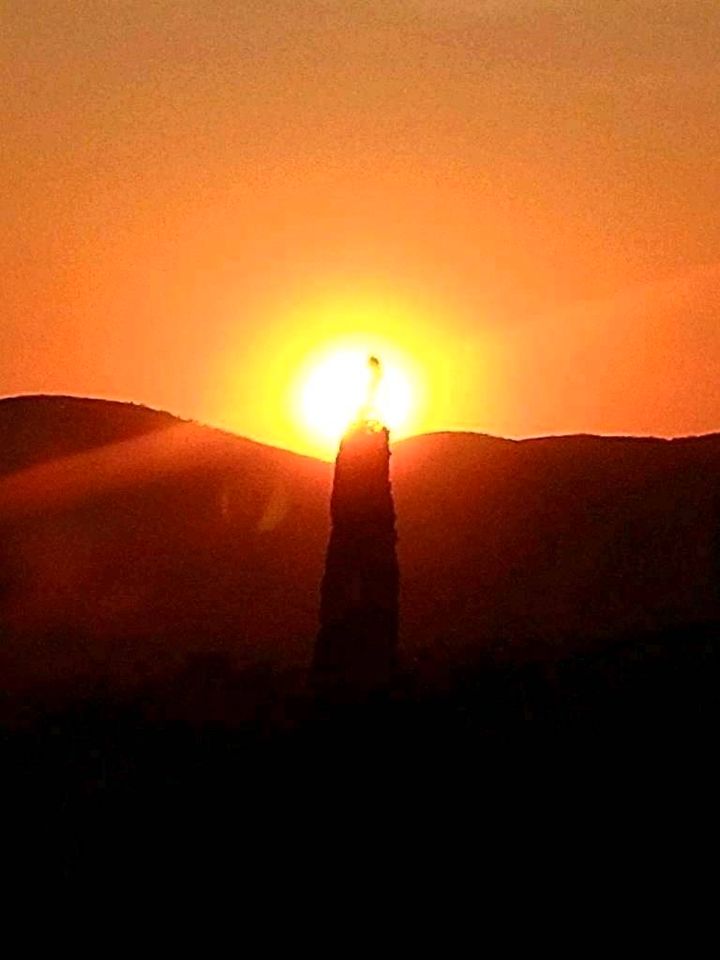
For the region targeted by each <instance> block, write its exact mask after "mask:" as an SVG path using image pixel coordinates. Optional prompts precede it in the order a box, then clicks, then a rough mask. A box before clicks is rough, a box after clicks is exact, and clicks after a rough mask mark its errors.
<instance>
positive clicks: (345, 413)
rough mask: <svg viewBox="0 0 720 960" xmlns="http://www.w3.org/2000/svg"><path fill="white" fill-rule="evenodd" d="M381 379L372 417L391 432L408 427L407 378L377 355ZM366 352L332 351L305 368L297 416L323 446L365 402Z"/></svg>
mask: <svg viewBox="0 0 720 960" xmlns="http://www.w3.org/2000/svg"><path fill="white" fill-rule="evenodd" d="M378 354H379V356H380V359H381V362H382V376H381V379H380V382H379V385H378V388H377V393H376V396H375V403H374V406H373V410H372V415H373V416H374V417H375V418H376V419H377V420H379V421H380V422H381V423H383V424H384V425H385V426H387V427H388V428H389V429H390V430H391V431H397V430H402V429H403V427H404V426H405V425H406V424H407V423H408V420H409V417H410V414H411V411H412V401H413V391H412V387H411V383H410V379H409V377H408V375H407V374H406V373H405V372H404V371H403V369H402V367H400V366H399V365H398V364H397V363H396V362H393V360H394V358H392V359H386V357H384V356H383V354H382V351H381V350H379V351H378ZM369 356H370V353H369V352H368V351H367V350H363V349H362V348H360V347H346V348H343V347H339V348H333V349H331V350H330V351H328V352H327V353H326V354H323V355H322V356H320V357H319V358H318V359H317V360H316V361H315V362H314V363H313V364H311V365H310V366H309V369H308V370H307V373H306V375H305V376H304V377H303V379H302V382H301V385H300V396H299V405H300V413H301V415H302V418H303V421H304V423H305V425H306V427H307V428H308V429H309V430H311V431H312V433H313V434H314V435H315V436H316V437H317V438H318V440H321V441H323V442H326V443H333V444H334V443H337V442H338V441H339V439H340V437H341V436H342V434H343V433H344V432H345V430H346V429H347V428H348V426H349V425H350V424H351V423H352V422H353V420H355V419H356V418H357V416H358V415H359V414H360V412H361V411H362V409H363V407H364V406H365V404H366V402H367V397H368V389H369V386H370V383H371V379H372V372H371V369H370V367H369V365H368V358H369Z"/></svg>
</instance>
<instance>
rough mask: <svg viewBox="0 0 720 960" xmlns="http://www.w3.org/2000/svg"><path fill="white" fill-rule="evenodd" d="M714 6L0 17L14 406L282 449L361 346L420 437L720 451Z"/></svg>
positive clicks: (417, 5)
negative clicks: (422, 371)
mask: <svg viewBox="0 0 720 960" xmlns="http://www.w3.org/2000/svg"><path fill="white" fill-rule="evenodd" d="M719 51H720V3H718V2H717V0H677V2H665V0H647V2H643V0H635V2H632V0H597V2H596V0H567V2H564V0H545V2H540V0H537V2H534V0H492V2H482V0H363V2H361V0H245V2H243V0H233V2H230V0H55V2H50V0H0V63H1V66H2V73H1V74H0V81H1V83H2V90H3V96H2V98H1V99H0V113H1V116H0V121H1V127H0V129H1V130H2V151H1V153H0V193H1V197H2V223H3V230H2V236H1V238H0V264H1V274H0V276H1V278H2V282H1V284H0V394H13V393H25V392H36V391H38V392H39V391H46V392H68V393H76V394H90V395H99V396H105V397H112V398H120V399H130V400H134V401H137V402H142V403H147V404H150V405H152V406H157V407H162V408H165V409H169V410H171V411H173V412H176V413H180V414H183V415H186V416H192V417H194V418H197V419H200V420H205V421H209V422H213V423H219V424H223V425H226V426H231V427H232V428H233V429H236V430H237V431H238V432H240V433H243V434H245V435H248V436H252V437H255V438H257V439H260V440H264V441H267V442H270V443H276V444H278V445H283V446H289V447H292V448H295V449H308V450H310V449H311V444H309V443H308V442H307V440H306V439H304V438H303V436H302V433H301V431H299V429H298V428H297V425H296V424H294V421H293V416H292V411H291V410H289V409H288V400H287V397H288V384H289V383H290V381H291V380H292V379H293V376H294V368H295V367H296V366H297V364H298V363H299V362H300V359H301V356H302V353H303V351H307V350H311V349H313V348H314V346H315V345H316V344H317V343H318V342H321V341H323V340H324V339H326V338H328V337H330V336H331V335H334V334H336V333H343V332H344V331H346V330H349V331H351V330H352V328H353V326H354V325H357V324H360V325H363V324H365V325H366V326H368V327H372V328H373V330H374V329H380V330H385V331H386V332H387V334H388V336H389V337H391V338H392V339H394V340H395V341H397V343H398V346H399V347H400V348H401V349H403V350H406V351H409V352H411V353H412V354H413V355H414V359H415V360H416V362H418V363H419V364H420V365H422V366H423V367H426V368H428V372H427V387H428V389H427V403H426V406H425V408H424V410H423V413H422V418H421V420H420V421H419V422H418V423H417V428H418V429H423V430H424V429H441V428H446V427H448V428H465V429H477V430H482V431H487V432H494V433H502V434H506V435H511V436H519V435H527V434H537V433H557V432H568V431H597V432H611V433H618V432H637V433H660V434H665V435H671V434H678V433H685V432H699V431H707V430H712V429H720V389H718V379H719V378H718V373H719V372H720V209H719V208H720V52H719Z"/></svg>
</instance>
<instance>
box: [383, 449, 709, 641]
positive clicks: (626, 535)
mask: <svg viewBox="0 0 720 960" xmlns="http://www.w3.org/2000/svg"><path fill="white" fill-rule="evenodd" d="M394 468H395V472H394V490H395V496H396V502H397V511H398V523H399V534H400V543H399V549H400V563H401V568H402V571H403V579H402V590H403V615H404V630H405V636H406V638H408V639H410V638H411V639H412V641H413V643H417V644H425V643H428V644H429V643H433V642H438V641H442V642H444V643H447V644H449V645H450V646H455V645H464V644H465V643H466V642H467V640H468V638H470V639H471V640H472V641H473V642H475V641H476V640H477V638H480V637H485V638H487V639H488V640H491V641H492V642H498V641H499V642H502V641H506V642H509V643H510V644H513V645H515V646H516V647H517V646H520V647H522V648H525V647H527V646H530V647H531V648H533V649H546V648H547V647H548V646H550V647H552V646H555V645H557V644H562V643H563V642H570V641H572V642H577V641H579V640H586V639H587V640H590V639H593V638H603V637H604V638H608V637H613V636H617V635H619V634H624V633H627V632H628V631H634V630H654V629H664V628H667V627H674V626H678V625H683V624H688V623H694V622H707V621H712V620H719V619H720V536H719V531H720V486H719V483H718V478H719V477H720V437H719V436H708V437H699V438H687V439H680V440H673V441H667V440H656V439H645V438H642V439H635V438H615V437H591V436H572V437H558V438H544V439H537V440H526V441H522V442H510V441H506V440H497V439H494V438H491V437H484V436H479V435H474V434H438V435H434V436H425V437H418V438H415V439H413V440H409V441H407V442H406V443H402V444H399V445H398V447H397V449H396V455H395V458H394Z"/></svg>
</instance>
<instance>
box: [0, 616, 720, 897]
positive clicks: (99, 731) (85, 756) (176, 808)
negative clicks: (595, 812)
mask: <svg viewBox="0 0 720 960" xmlns="http://www.w3.org/2000/svg"><path fill="white" fill-rule="evenodd" d="M717 635H718V629H717V628H716V627H714V626H699V627H695V628H693V629H688V630H686V631H682V632H676V633H667V634H663V635H651V636H645V637H635V638H631V639H628V640H626V641H624V642H622V643H616V644H614V645H613V646H612V647H611V648H609V649H606V650H603V651H599V650H596V651H594V652H592V651H591V652H586V653H584V654H574V655H572V656H565V657H564V658H561V659H557V660H554V661H553V660H549V659H547V658H546V659H545V660H544V661H542V662H524V663H517V662H513V661H512V659H510V658H508V657H505V658H499V657H497V656H494V657H490V656H489V655H485V657H484V658H478V657H477V656H475V657H474V658H470V657H469V658H468V659H467V662H465V663H455V664H454V665H449V664H447V663H445V664H441V663H439V662H432V661H431V660H429V659H428V660H427V661H425V662H422V661H418V662H415V663H414V664H412V665H407V666H406V667H405V668H404V669H402V670H401V671H399V672H398V674H397V676H396V678H395V680H394V682H393V684H392V685H391V687H390V689H388V690H386V691H384V692H382V693H376V694H374V695H372V696H360V695H358V696H352V695H345V696H338V697H335V698H334V701H335V702H331V700H330V699H328V698H320V699H319V698H317V697H313V696H311V695H310V694H309V693H308V692H307V690H306V687H305V683H304V678H303V677H302V676H300V675H299V674H289V673H286V674H274V673H273V672H271V671H269V670H264V669H261V668H258V667H256V668H253V669H252V670H239V669H237V668H235V667H233V665H232V663H231V662H229V661H228V660H226V659H225V658H223V657H221V656H214V657H213V656H204V657H201V658H196V660H194V661H192V662H189V663H188V664H187V666H186V668H185V669H184V670H183V671H182V672H181V673H179V674H178V675H177V676H175V677H174V678H173V679H172V680H171V681H166V682H163V683H158V682H155V683H149V682H148V683H146V685H145V687H144V688H143V689H142V690H141V691H136V692H135V693H133V694H132V695H130V694H124V695H123V694H120V693H118V692H115V693H112V692H110V691H109V690H107V689H106V690H102V689H95V690H90V689H85V690H84V691H82V692H79V691H74V693H73V699H72V702H68V701H67V700H66V702H65V703H64V704H62V703H61V702H60V701H58V702H57V704H56V706H55V707H54V708H52V709H49V708H48V706H47V703H48V702H49V694H48V693H47V692H46V694H44V695H43V703H44V706H43V707H42V708H41V707H40V706H39V704H37V703H36V704H35V705H34V707H33V708H32V709H31V708H30V706H28V711H27V712H26V715H25V716H24V718H23V720H22V723H21V724H20V725H18V724H17V723H14V724H10V725H8V726H7V728H6V729H5V731H4V734H3V740H2V751H3V759H2V763H3V770H4V782H5V784H6V787H5V793H6V799H8V800H9V801H10V807H9V811H10V812H9V814H8V815H7V817H6V825H7V827H8V839H9V840H10V841H11V844H10V845H11V846H12V847H13V849H14V850H16V853H17V857H18V860H17V862H18V864H19V865H20V866H21V867H22V868H23V869H26V870H28V871H30V872H31V873H33V874H34V875H35V876H36V877H42V878H44V879H45V880H49V881H50V882H54V880H58V881H65V880H86V881H89V882H96V881H99V880H100V879H102V880H103V881H105V880H108V879H112V880H113V881H118V882H126V881H132V882H134V883H145V882H148V883H151V884H152V883H155V882H160V880H161V879H162V880H163V882H166V881H167V880H169V879H171V878H177V877H178V876H181V875H183V873H184V871H187V870H191V871H193V872H196V871H197V870H198V869H201V868H202V869H205V870H209V871H213V872H215V873H217V871H218V870H219V869H231V863H232V858H230V854H229V851H230V850H231V849H232V850H234V851H235V854H233V856H237V855H238V854H237V851H238V850H240V851H241V857H242V860H241V861H240V862H238V861H234V862H235V867H234V869H239V870H241V871H243V870H245V869H246V865H247V864H248V863H249V862H250V861H252V860H254V859H255V860H258V861H264V860H265V859H266V858H270V859H271V860H273V862H275V860H274V858H275V857H277V855H278V854H279V853H281V854H282V855H283V856H286V857H287V856H291V851H293V850H295V849H296V846H297V845H298V844H306V845H309V846H308V847H307V849H310V848H312V850H313V851H314V855H316V854H317V853H318V851H319V850H320V849H321V848H322V847H323V846H324V847H325V848H326V849H331V850H334V851H335V852H336V854H337V856H345V855H347V856H350V855H351V851H352V850H353V849H356V848H358V847H362V846H363V845H364V844H365V843H366V841H367V840H368V839H369V838H370V837H372V838H374V839H375V840H378V838H379V837H381V836H383V835H387V837H395V838H396V839H397V838H398V836H399V834H400V833H401V832H402V833H404V835H405V837H406V839H408V838H409V839H410V840H411V841H412V843H413V844H415V845H416V846H417V845H419V846H420V847H421V848H422V847H423V845H424V844H427V843H431V842H433V841H432V838H433V837H434V838H435V840H437V839H438V837H440V838H443V837H444V838H446V840H447V842H448V843H454V842H455V841H454V840H452V837H453V836H456V837H459V838H460V841H459V842H467V841H468V840H469V837H470V834H471V833H472V832H473V831H479V832H480V833H481V834H484V835H486V838H487V834H488V830H489V833H490V835H492V833H493V829H492V828H491V826H490V825H492V824H493V823H496V822H497V821H496V819H495V818H496V817H497V816H498V815H500V816H502V819H503V822H505V823H507V821H508V818H509V819H510V820H511V821H513V820H514V822H515V824H516V828H517V829H521V828H522V824H523V823H527V822H528V818H529V817H536V816H538V811H539V810H540V809H545V808H546V806H547V808H550V809H553V810H554V815H558V814H561V815H563V816H564V815H565V814H567V815H568V816H575V815H578V814H579V813H581V812H582V810H583V809H584V808H585V805H586V804H587V803H589V802H592V803H593V804H597V805H599V806H601V807H603V806H605V807H606V809H608V808H615V809H616V810H620V811H622V813H623V816H625V817H626V818H627V817H629V818H631V819H632V818H633V817H639V818H640V820H641V821H642V822H646V821H647V817H648V816H650V815H651V813H652V806H653V805H654V803H655V801H656V800H657V801H658V802H664V801H667V799H668V797H669V796H671V795H672V796H676V795H681V796H684V798H685V800H686V801H689V802H690V803H691V804H695V806H696V809H697V810H698V812H699V810H700V807H701V806H702V803H703V798H704V797H705V788H706V785H707V784H709V782H710V780H711V772H712V771H711V767H712V765H713V757H714V753H715V740H714V736H713V727H714V724H715V719H716V717H715V710H714V704H713V701H714V688H715V683H714V676H713V672H714V669H715V656H716V649H717ZM66 693H67V692H66ZM56 695H57V692H56ZM638 790H641V791H643V792H644V794H645V800H644V801H643V802H642V804H641V805H640V806H639V807H638V808H637V809H635V808H634V806H633V804H634V801H633V797H635V796H637V793H636V791H638ZM648 804H649V805H650V806H648ZM558 805H559V806H558ZM586 826H587V824H586ZM596 826H599V824H597V823H596ZM593 829H595V828H593ZM456 832H457V833H456ZM413 838H414V839H413ZM463 838H464V839H463ZM227 858H229V859H227ZM222 864H224V867H221V866H220V865H222ZM241 864H242V865H241Z"/></svg>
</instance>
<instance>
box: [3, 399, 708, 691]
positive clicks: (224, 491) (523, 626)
mask: <svg viewBox="0 0 720 960" xmlns="http://www.w3.org/2000/svg"><path fill="white" fill-rule="evenodd" d="M391 470H392V485H393V492H394V497H395V506H396V511H397V529H398V555H399V562H400V590H401V592H400V598H401V604H400V646H401V657H403V658H405V660H406V662H407V661H412V660H413V659H414V658H415V657H416V656H422V654H423V651H428V652H429V653H430V654H432V655H433V656H446V657H450V658H452V657H456V656H458V657H459V656H462V655H464V653H463V652H464V651H467V650H468V649H472V650H479V649H483V650H491V651H493V652H494V655H495V656H498V657H508V656H509V657H519V658H533V657H545V658H547V657H551V656H554V655H556V654H557V653H558V652H560V651H563V650H567V649H576V648H578V647H583V646H584V645H596V646H597V644H599V643H607V642H610V641H612V640H613V639H615V638H619V637H622V636H625V635H627V634H628V633H632V632H633V631H636V632H641V631H642V632H644V631H653V630H657V631H660V630H663V629H672V628H676V627H683V626H686V625H696V624H708V623H716V622H720V484H719V482H718V478H719V477H720V436H717V435H713V436H707V437H698V438H687V439H682V440H675V441H664V440H653V439H629V438H628V439H626V438H598V437H584V436H578V437H567V438H548V439H540V440H529V441H523V442H512V441H508V440H501V439H494V438H491V437H485V436H480V435H474V434H436V435H430V436H425V437H417V438H414V439H412V440H408V441H404V442H401V443H399V444H397V445H395V446H394V448H393V456H392V463H391ZM331 482H332V469H331V466H330V465H329V464H324V463H320V462H318V461H315V460H312V459H310V458H306V457H301V456H297V455H295V454H291V453H288V452H285V451H281V450H276V449H274V448H271V447H266V446H263V445H261V444H257V443H253V442H251V441H248V440H244V439H242V438H239V437H235V436H232V435H230V434H227V433H222V432H220V431H217V430H213V429H211V428H208V427H203V426H199V425H197V424H193V423H186V422H183V421H181V420H178V419H176V418H174V417H171V416H170V415H168V414H164V413H158V412H155V411H152V410H148V409H145V408H142V407H137V406H132V405H126V404H121V403H112V402H105V401H99V400H83V399H72V398H63V397H21V398H13V399H8V400H4V401H0V670H2V674H3V677H4V679H5V686H6V687H7V688H8V690H9V691H10V692H11V693H12V692H13V691H22V690H23V689H25V688H27V687H29V686H32V685H34V684H38V685H46V684H53V683H62V682H65V681H68V680H72V679H73V678H95V679H98V678H104V679H106V680H110V681H113V682H118V683H121V684H125V685H127V684H131V685H132V684H133V683H135V682H139V681H140V680H142V679H143V678H146V677H148V676H155V675H162V674H164V673H168V672H172V671H176V670H177V669H178V668H179V667H180V666H181V665H182V663H183V662H184V661H185V660H186V658H187V657H188V656H190V655H196V654H198V653H199V652H203V651H205V652H209V651H215V652H224V653H227V654H228V655H230V656H232V657H234V658H236V659H237V660H238V661H239V662H240V663H258V662H263V663H267V664H271V665H274V666H277V667H284V666H288V667H292V666H295V667H298V668H299V667H303V666H305V665H307V664H308V663H309V661H310V657H311V652H312V645H313V640H314V637H315V634H316V632H317V627H318V600H319V588H320V583H321V579H322V575H323V564H324V556H325V547H326V544H327V541H328V532H329V520H330V509H329V503H330V491H331Z"/></svg>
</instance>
